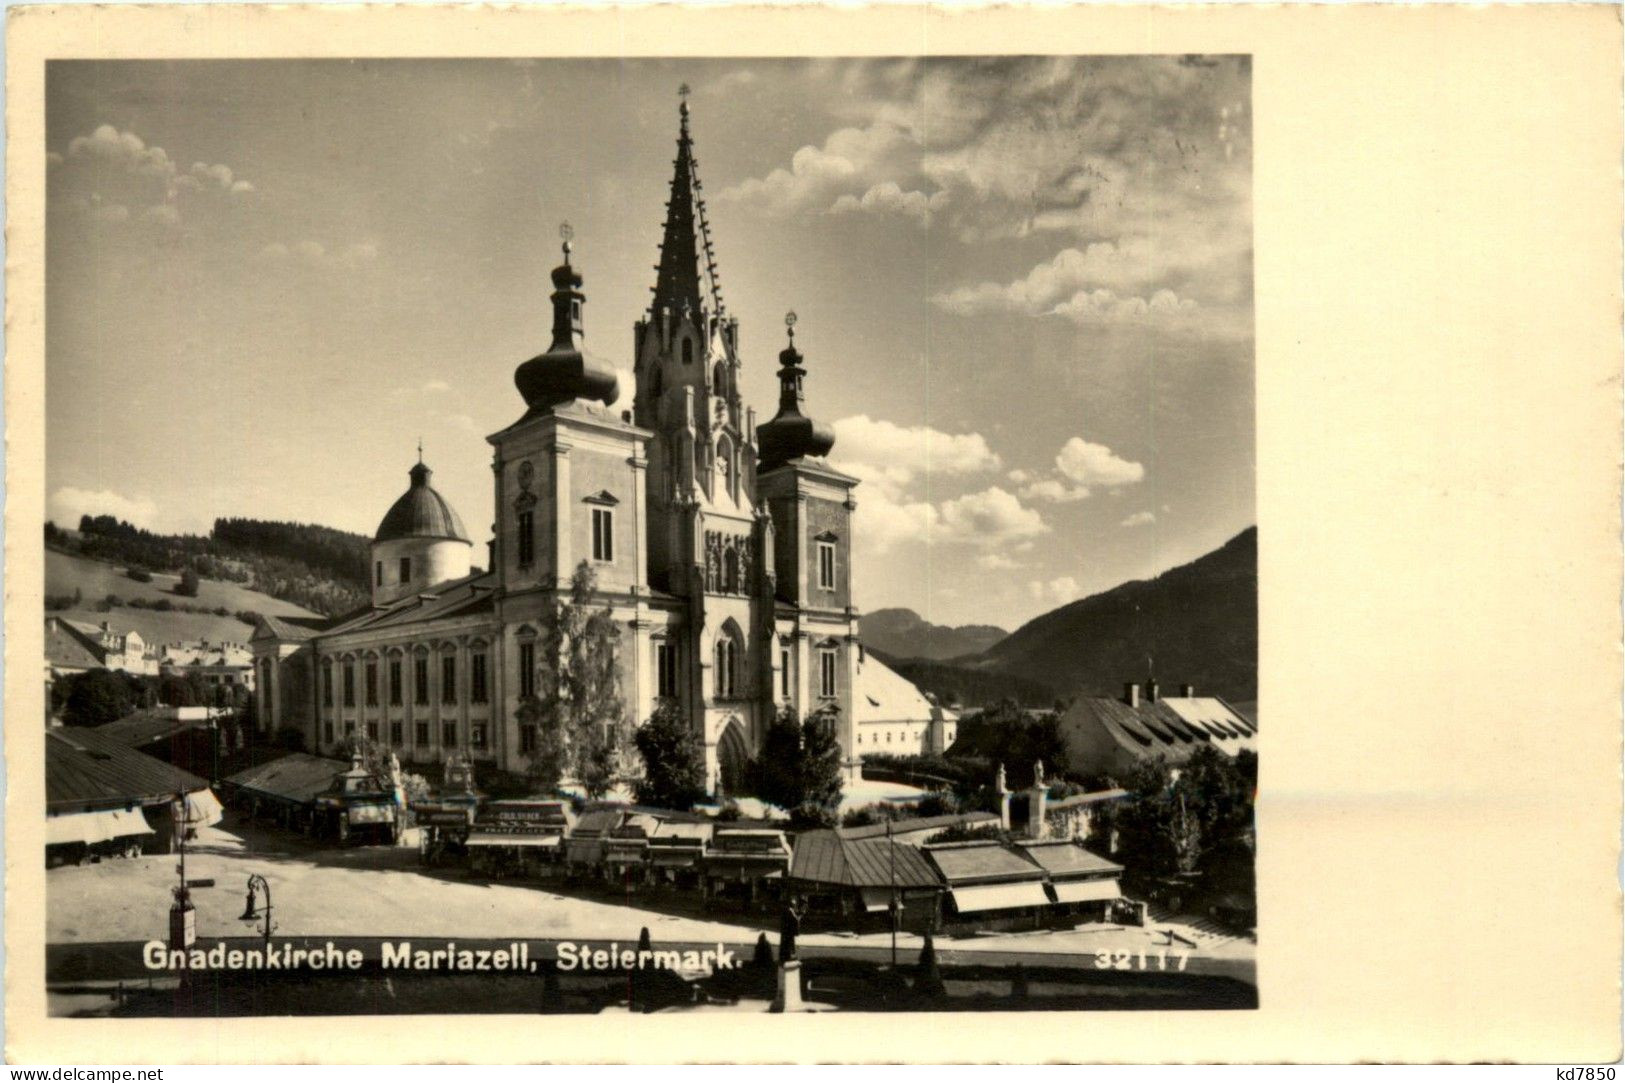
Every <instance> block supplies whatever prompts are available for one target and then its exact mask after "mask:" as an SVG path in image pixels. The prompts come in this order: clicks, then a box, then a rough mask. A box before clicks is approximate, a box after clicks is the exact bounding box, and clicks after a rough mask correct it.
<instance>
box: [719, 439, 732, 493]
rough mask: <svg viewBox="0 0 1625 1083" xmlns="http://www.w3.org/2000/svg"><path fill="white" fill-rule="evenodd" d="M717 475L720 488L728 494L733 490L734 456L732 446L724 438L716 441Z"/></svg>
mask: <svg viewBox="0 0 1625 1083" xmlns="http://www.w3.org/2000/svg"><path fill="white" fill-rule="evenodd" d="M717 475H718V476H719V477H721V478H722V488H723V489H724V491H726V492H728V493H730V494H731V493H732V492H733V488H734V456H733V445H732V444H730V443H729V442H728V438H727V437H726V436H724V437H723V438H722V439H720V440H718V441H717Z"/></svg>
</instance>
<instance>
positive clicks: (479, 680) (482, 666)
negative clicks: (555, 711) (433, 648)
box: [322, 648, 523, 707]
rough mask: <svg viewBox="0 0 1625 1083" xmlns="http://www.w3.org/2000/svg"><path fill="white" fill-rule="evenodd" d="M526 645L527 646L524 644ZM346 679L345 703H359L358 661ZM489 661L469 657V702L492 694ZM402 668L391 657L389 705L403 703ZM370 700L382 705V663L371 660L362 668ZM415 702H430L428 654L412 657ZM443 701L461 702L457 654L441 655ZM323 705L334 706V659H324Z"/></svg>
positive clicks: (346, 665) (370, 704) (348, 666)
mask: <svg viewBox="0 0 1625 1083" xmlns="http://www.w3.org/2000/svg"><path fill="white" fill-rule="evenodd" d="M521 649H523V648H521ZM342 669H343V674H342V678H341V679H342V681H343V685H344V706H346V707H354V706H355V700H356V697H355V693H356V682H355V677H356V667H355V663H354V662H346V663H344V665H343V667H342ZM487 673H488V670H487V661H486V655H485V653H484V652H480V653H478V654H474V655H471V656H470V657H469V682H468V683H469V690H468V691H469V702H470V703H485V702H487V701H488V700H489V698H490V682H489V680H488V677H487ZM402 675H403V674H402V668H401V662H400V660H399V659H396V658H392V659H390V661H389V705H390V706H391V707H399V706H400V705H401V703H402V701H403V699H404V696H405V692H404V687H403V682H402ZM362 676H363V678H364V687H365V691H366V702H367V706H368V707H376V706H378V663H377V662H367V663H365V665H364V666H363V668H362ZM412 702H413V703H415V704H417V705H418V706H420V707H421V706H425V705H427V704H428V702H429V659H428V658H425V657H419V658H414V659H413V660H412ZM440 702H441V703H456V702H457V657H456V655H452V654H446V655H442V656H441V658H440ZM322 706H323V707H331V706H333V663H332V662H329V661H324V662H322Z"/></svg>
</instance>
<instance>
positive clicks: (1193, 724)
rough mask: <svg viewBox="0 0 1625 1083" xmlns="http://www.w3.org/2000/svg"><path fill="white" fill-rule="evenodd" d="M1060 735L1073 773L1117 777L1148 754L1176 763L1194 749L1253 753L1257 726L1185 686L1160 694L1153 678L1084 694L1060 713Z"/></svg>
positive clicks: (1228, 752) (1225, 752) (1215, 700)
mask: <svg viewBox="0 0 1625 1083" xmlns="http://www.w3.org/2000/svg"><path fill="white" fill-rule="evenodd" d="M1060 727H1061V736H1062V739H1063V740H1064V741H1065V742H1066V754H1067V762H1068V763H1069V764H1070V765H1071V769H1072V771H1073V773H1074V774H1079V775H1111V776H1115V777H1122V776H1123V775H1124V774H1125V773H1126V772H1128V771H1129V770H1131V769H1133V767H1134V765H1135V764H1137V763H1139V762H1141V761H1143V760H1147V759H1151V758H1153V757H1158V756H1160V757H1162V758H1164V759H1166V760H1168V761H1169V762H1170V763H1179V762H1182V761H1184V760H1186V759H1188V758H1190V756H1191V754H1192V753H1193V752H1195V751H1196V750H1197V749H1198V748H1214V749H1217V750H1219V751H1220V752H1222V753H1223V754H1225V755H1226V756H1235V755H1237V754H1238V753H1240V752H1243V751H1250V752H1257V751H1258V745H1257V736H1258V728H1257V727H1256V726H1254V725H1253V724H1252V723H1251V722H1249V721H1247V720H1246V719H1244V718H1242V716H1241V715H1240V714H1239V713H1238V712H1237V711H1236V710H1235V709H1234V708H1233V707H1231V706H1230V705H1229V704H1228V703H1226V702H1225V701H1224V700H1222V699H1220V698H1218V697H1216V696H1198V695H1196V692H1195V689H1193V688H1192V687H1191V686H1190V685H1184V686H1182V687H1181V688H1180V694H1179V695H1177V696H1160V695H1159V694H1158V688H1157V682H1156V681H1147V682H1145V684H1144V686H1143V687H1142V686H1141V685H1139V684H1135V683H1131V684H1127V685H1125V686H1124V688H1123V695H1122V696H1121V698H1113V697H1110V696H1083V697H1080V698H1079V699H1077V700H1075V701H1074V702H1073V704H1072V706H1071V707H1069V708H1067V710H1066V712H1065V713H1064V714H1062V715H1061V721H1060Z"/></svg>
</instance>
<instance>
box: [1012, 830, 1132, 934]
mask: <svg viewBox="0 0 1625 1083" xmlns="http://www.w3.org/2000/svg"><path fill="white" fill-rule="evenodd" d="M1016 849H1017V850H1018V851H1019V852H1020V853H1021V855H1022V856H1023V857H1025V858H1026V859H1027V860H1028V861H1031V862H1032V863H1033V864H1035V865H1037V866H1038V867H1039V868H1041V869H1043V870H1044V874H1045V876H1046V877H1047V881H1048V887H1047V890H1048V892H1049V895H1050V898H1051V900H1052V901H1053V903H1054V904H1055V906H1056V907H1058V908H1060V909H1061V911H1062V912H1063V913H1065V914H1067V915H1069V916H1072V917H1077V918H1080V919H1084V918H1086V919H1089V920H1093V921H1105V920H1107V918H1108V916H1109V914H1110V913H1111V907H1112V904H1113V903H1114V902H1115V901H1116V900H1118V899H1121V898H1122V897H1123V891H1122V888H1121V887H1120V886H1119V885H1118V882H1117V881H1118V878H1119V877H1120V876H1122V875H1123V866H1121V865H1119V864H1117V863H1116V862H1114V861H1107V860H1106V859H1105V858H1103V857H1101V856H1100V855H1099V854H1096V853H1093V852H1092V851H1090V850H1086V849H1084V848H1083V846H1082V845H1081V844H1079V843H1077V842H1074V841H1073V840H1071V839H1056V840H1054V841H1050V842H1023V843H1020V844H1018V845H1017V846H1016Z"/></svg>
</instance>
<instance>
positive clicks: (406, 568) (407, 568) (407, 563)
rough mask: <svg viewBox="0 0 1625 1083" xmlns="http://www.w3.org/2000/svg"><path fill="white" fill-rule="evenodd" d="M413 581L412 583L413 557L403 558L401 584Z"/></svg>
mask: <svg viewBox="0 0 1625 1083" xmlns="http://www.w3.org/2000/svg"><path fill="white" fill-rule="evenodd" d="M411 581H412V558H411V557H402V558H401V582H403V583H410V582H411Z"/></svg>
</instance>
